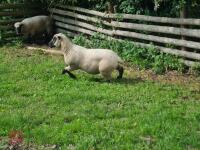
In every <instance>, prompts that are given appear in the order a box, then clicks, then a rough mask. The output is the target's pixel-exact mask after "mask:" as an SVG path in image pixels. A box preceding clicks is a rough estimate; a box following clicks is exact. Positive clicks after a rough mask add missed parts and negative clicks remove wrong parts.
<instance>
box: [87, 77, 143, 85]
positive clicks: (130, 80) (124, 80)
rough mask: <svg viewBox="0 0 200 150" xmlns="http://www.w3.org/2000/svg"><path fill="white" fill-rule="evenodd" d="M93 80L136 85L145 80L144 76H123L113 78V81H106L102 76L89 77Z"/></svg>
mask: <svg viewBox="0 0 200 150" xmlns="http://www.w3.org/2000/svg"><path fill="white" fill-rule="evenodd" d="M89 80H90V81H92V82H98V83H110V84H125V85H126V84H127V85H134V84H137V83H140V82H144V80H142V78H122V79H112V80H111V81H105V80H104V79H102V78H90V79H89Z"/></svg>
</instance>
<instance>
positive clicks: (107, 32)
mask: <svg viewBox="0 0 200 150" xmlns="http://www.w3.org/2000/svg"><path fill="white" fill-rule="evenodd" d="M54 18H55V17H54ZM57 20H58V18H57ZM64 22H65V23H68V24H72V25H76V26H81V27H84V28H87V29H90V30H93V31H97V32H100V33H104V34H107V35H109V36H113V31H110V30H106V29H103V28H98V27H96V26H94V25H90V24H88V23H84V22H80V21H77V20H72V19H68V18H66V19H65V20H64Z"/></svg>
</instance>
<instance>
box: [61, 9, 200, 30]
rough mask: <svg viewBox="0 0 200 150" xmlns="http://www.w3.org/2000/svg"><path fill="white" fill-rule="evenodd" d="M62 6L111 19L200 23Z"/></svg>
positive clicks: (183, 23) (195, 20) (194, 20)
mask: <svg viewBox="0 0 200 150" xmlns="http://www.w3.org/2000/svg"><path fill="white" fill-rule="evenodd" d="M57 7H60V8H66V9H69V10H73V11H78V12H83V13H86V14H90V15H95V16H99V17H103V18H110V19H118V18H120V19H130V20H140V21H147V22H155V23H167V24H177V25H181V24H182V25H197V26H199V25H200V19H193V18H187V19H180V18H168V17H153V16H145V15H133V14H107V13H102V12H98V11H94V10H89V9H85V8H80V7H73V6H57Z"/></svg>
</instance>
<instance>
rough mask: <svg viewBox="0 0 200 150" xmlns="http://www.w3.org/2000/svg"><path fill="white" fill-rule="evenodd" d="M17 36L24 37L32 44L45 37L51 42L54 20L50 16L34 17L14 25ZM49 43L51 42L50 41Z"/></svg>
mask: <svg viewBox="0 0 200 150" xmlns="http://www.w3.org/2000/svg"><path fill="white" fill-rule="evenodd" d="M14 27H15V31H16V34H17V35H24V36H25V38H26V39H27V40H28V42H30V41H31V40H33V41H34V40H36V39H37V38H41V37H43V36H44V35H45V37H44V38H45V39H46V40H48V39H49V40H50V39H51V38H52V35H53V19H52V18H51V17H49V16H34V17H30V18H26V19H24V20H22V21H21V22H16V23H15V24H14ZM48 42H49V41H48Z"/></svg>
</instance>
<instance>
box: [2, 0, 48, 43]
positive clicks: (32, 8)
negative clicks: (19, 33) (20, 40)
mask: <svg viewBox="0 0 200 150" xmlns="http://www.w3.org/2000/svg"><path fill="white" fill-rule="evenodd" d="M44 13H45V10H43V9H41V6H40V5H35V4H32V3H27V4H0V31H1V32H3V34H2V35H1V36H2V38H4V39H5V38H6V39H13V38H15V37H16V34H15V32H14V23H15V22H17V21H21V20H22V19H24V18H25V17H30V16H34V15H38V14H44Z"/></svg>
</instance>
